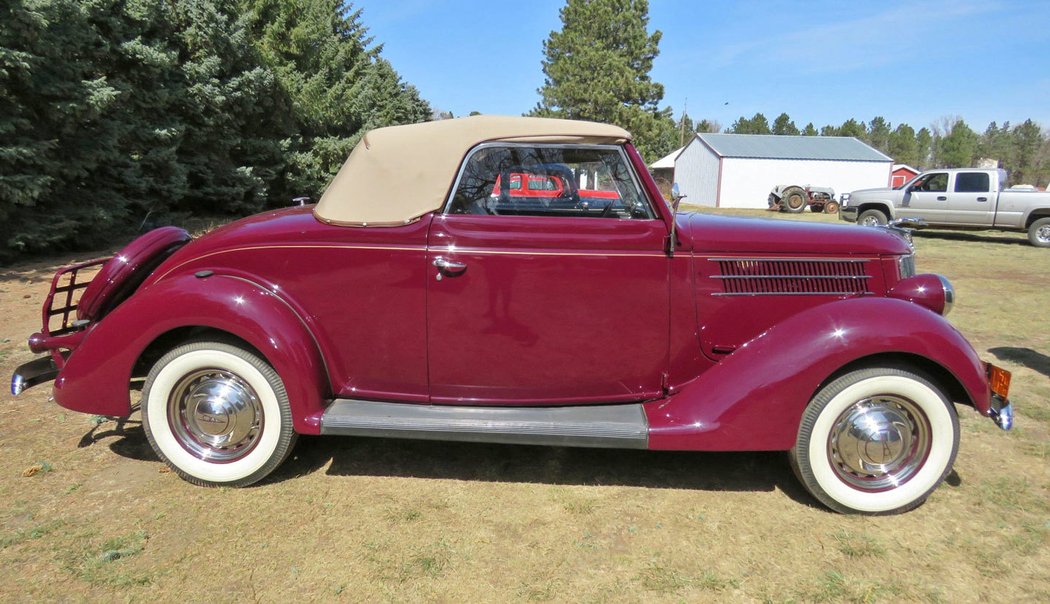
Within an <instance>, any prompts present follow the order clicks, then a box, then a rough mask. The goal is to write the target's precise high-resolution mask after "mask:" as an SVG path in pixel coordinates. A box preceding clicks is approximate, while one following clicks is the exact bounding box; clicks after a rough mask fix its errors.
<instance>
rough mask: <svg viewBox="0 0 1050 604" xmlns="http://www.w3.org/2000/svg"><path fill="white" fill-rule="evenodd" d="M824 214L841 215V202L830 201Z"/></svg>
mask: <svg viewBox="0 0 1050 604" xmlns="http://www.w3.org/2000/svg"><path fill="white" fill-rule="evenodd" d="M824 213H825V214H838V213H839V202H837V201H829V202H827V203H826V204H824Z"/></svg>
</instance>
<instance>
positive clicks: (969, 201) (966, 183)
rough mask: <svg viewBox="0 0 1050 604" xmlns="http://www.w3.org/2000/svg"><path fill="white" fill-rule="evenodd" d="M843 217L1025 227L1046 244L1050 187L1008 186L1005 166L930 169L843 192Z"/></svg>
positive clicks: (968, 226) (861, 221) (1049, 244)
mask: <svg viewBox="0 0 1050 604" xmlns="http://www.w3.org/2000/svg"><path fill="white" fill-rule="evenodd" d="M839 216H841V217H842V219H843V220H848V221H850V222H856V223H858V224H863V225H869V226H875V225H880V224H886V223H888V222H889V221H891V220H896V219H900V218H911V219H922V220H923V221H925V222H926V224H927V226H928V227H930V228H945V229H998V230H1003V231H1027V232H1028V240H1029V241H1030V242H1031V243H1032V245H1035V246H1038V247H1050V192H1046V193H1043V192H1039V191H1028V190H1010V189H1006V171H1005V170H980V169H955V170H930V171H928V172H923V173H922V174H920V175H918V176H916V177H915V178H913V179H911V180H910V181H908V182H906V183H904V184H903V185H901V186H899V187H897V188H894V189H862V190H860V191H853V192H852V193H846V194H843V195H842V197H841V207H840V208H839Z"/></svg>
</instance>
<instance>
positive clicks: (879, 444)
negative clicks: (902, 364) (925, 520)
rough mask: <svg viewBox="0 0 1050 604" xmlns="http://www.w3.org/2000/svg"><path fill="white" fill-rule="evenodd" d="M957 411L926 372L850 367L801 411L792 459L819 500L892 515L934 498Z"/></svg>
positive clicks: (954, 445) (954, 435)
mask: <svg viewBox="0 0 1050 604" xmlns="http://www.w3.org/2000/svg"><path fill="white" fill-rule="evenodd" d="M958 449H959V418H958V416H957V415H956V414H955V408H954V407H953V406H952V404H951V403H950V402H949V401H948V398H947V397H946V396H945V395H944V393H943V392H942V391H941V389H940V388H939V387H937V386H935V385H934V383H933V382H932V381H931V380H930V379H928V378H927V377H926V376H924V375H922V374H919V373H915V372H912V371H910V370H907V369H902V368H897V367H878V368H871V369H861V370H857V371H852V372H850V373H847V374H846V375H843V376H842V377H840V378H838V379H836V380H835V381H833V382H831V383H830V384H828V385H827V386H825V387H824V388H823V389H822V390H821V391H820V392H818V393H817V395H816V396H815V397H813V400H812V401H810V403H809V406H808V407H806V411H805V413H803V415H802V423H801V426H800V427H799V432H798V438H797V440H796V441H795V447H794V448H793V449H791V453H790V457H791V465H792V467H793V468H794V469H795V473H796V474H797V475H798V477H799V479H800V480H801V481H802V483H803V484H804V485H805V486H806V489H808V490H809V492H810V493H811V494H812V495H813V496H814V497H816V498H817V499H818V500H819V501H820V502H821V503H823V504H824V505H826V506H828V507H829V508H831V509H833V510H835V511H837V512H841V513H844V514H849V513H865V514H895V513H899V512H905V511H908V510H910V509H912V508H914V507H916V506H918V505H920V504H921V503H922V502H923V501H925V500H926V498H927V497H929V495H930V493H932V492H933V490H934V489H936V488H937V486H938V485H939V484H941V481H942V480H944V477H945V476H947V475H948V472H950V471H951V469H952V464H953V463H954V461H955V454H956V453H957V452H958Z"/></svg>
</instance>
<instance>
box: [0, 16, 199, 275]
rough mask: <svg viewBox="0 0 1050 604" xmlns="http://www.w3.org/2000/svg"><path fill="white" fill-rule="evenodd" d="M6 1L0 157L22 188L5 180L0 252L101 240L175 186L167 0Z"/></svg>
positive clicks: (179, 177)
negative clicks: (1, 247) (9, 150)
mask: <svg viewBox="0 0 1050 604" xmlns="http://www.w3.org/2000/svg"><path fill="white" fill-rule="evenodd" d="M5 10H9V11H10V12H8V13H6V14H4V15H2V16H3V17H5V19H4V23H3V26H2V27H0V36H2V37H3V39H2V40H0V48H2V49H3V50H2V55H0V56H2V57H3V58H2V59H0V60H3V62H4V64H5V66H6V65H10V66H11V67H12V68H11V69H4V70H2V71H3V72H4V75H2V76H0V77H3V78H4V85H3V87H2V89H3V90H4V92H3V93H2V100H0V103H3V104H4V105H6V107H5V109H7V110H9V111H10V112H8V111H4V113H5V117H4V118H0V119H3V120H4V121H3V122H0V123H2V124H3V125H0V128H2V129H3V130H4V131H5V141H11V142H13V145H12V148H14V149H15V150H16V152H15V153H7V152H0V156H5V160H6V161H12V164H13V165H11V166H4V169H3V172H4V174H5V180H6V179H7V177H8V175H13V178H14V179H13V180H10V181H7V182H10V183H13V184H14V183H17V185H18V186H17V187H15V186H0V194H2V195H3V196H4V199H3V202H4V203H3V204H2V207H3V210H0V212H2V213H6V214H9V216H3V218H4V219H7V218H9V219H10V221H9V222H8V223H7V226H8V233H9V236H8V237H6V238H5V240H4V248H5V249H6V250H7V251H6V252H0V254H2V255H3V256H5V257H8V258H9V257H10V255H11V254H12V253H20V252H33V251H42V250H54V249H64V248H69V247H73V246H82V247H83V246H87V247H93V246H98V245H101V244H102V243H104V242H107V241H108V240H109V238H110V237H111V236H112V235H113V234H114V233H115V232H118V231H120V230H123V229H126V228H127V227H128V226H129V225H131V224H135V223H136V222H137V221H138V220H141V219H142V218H143V217H144V215H145V214H146V212H147V211H148V207H149V206H150V205H151V204H153V203H160V204H162V205H168V204H170V203H171V202H172V201H173V200H175V199H177V198H178V197H179V196H180V195H182V194H183V192H184V190H185V184H186V183H185V174H184V172H183V171H182V170H181V169H180V167H179V165H178V162H177V160H176V156H175V155H176V154H175V149H176V147H177V145H178V138H179V136H180V133H181V126H180V124H179V122H178V119H177V117H175V115H176V112H175V111H174V108H175V106H176V104H177V101H178V99H177V95H173V94H172V87H171V83H172V81H173V80H174V79H177V70H176V67H175V65H176V60H177V52H175V50H174V48H173V47H172V45H171V43H170V38H171V31H170V27H169V18H168V17H169V9H168V5H167V4H161V3H156V2H149V1H147V0H126V1H118V0H90V1H86V2H77V1H76V0H39V1H37V2H28V1H23V0H16V3H14V4H9V5H8V7H7V8H6V9H5ZM6 18H10V19H11V20H10V21H9V20H8V19H6ZM13 22H14V23H17V24H18V26H12V25H11V24H12V23H13ZM3 146H4V147H7V146H8V143H6V142H5V143H4V144H3ZM19 149H21V150H19ZM8 167H10V168H12V170H11V172H8V170H7V168H8ZM8 200H10V201H11V202H12V204H14V208H13V209H11V207H12V206H10V205H8V203H7V202H8Z"/></svg>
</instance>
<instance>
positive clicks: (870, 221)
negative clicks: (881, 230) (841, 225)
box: [860, 216, 879, 227]
mask: <svg viewBox="0 0 1050 604" xmlns="http://www.w3.org/2000/svg"><path fill="white" fill-rule="evenodd" d="M860 223H861V224H862V225H864V226H872V227H873V226H879V219H878V218H875V217H874V216H868V217H866V218H865V219H864V220H862V221H861V222H860Z"/></svg>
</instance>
